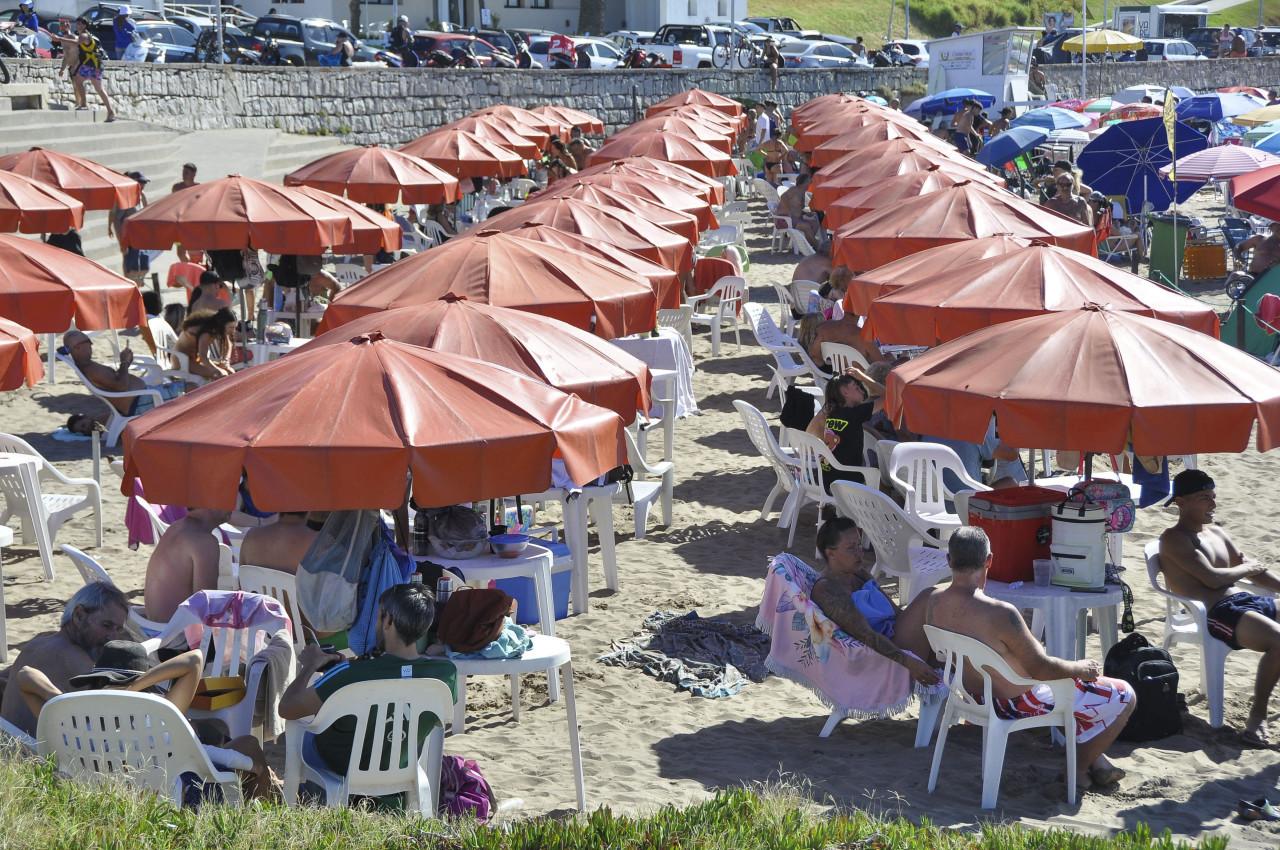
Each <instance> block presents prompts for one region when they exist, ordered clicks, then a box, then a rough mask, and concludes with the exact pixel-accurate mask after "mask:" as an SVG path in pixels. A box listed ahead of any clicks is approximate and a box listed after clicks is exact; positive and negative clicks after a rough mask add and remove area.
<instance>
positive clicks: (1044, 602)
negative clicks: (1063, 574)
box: [985, 580, 1124, 661]
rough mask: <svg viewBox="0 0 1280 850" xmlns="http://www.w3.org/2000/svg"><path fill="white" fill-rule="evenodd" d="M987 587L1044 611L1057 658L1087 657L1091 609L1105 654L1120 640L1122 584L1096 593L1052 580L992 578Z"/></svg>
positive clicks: (1048, 647) (1046, 629) (1015, 603)
mask: <svg viewBox="0 0 1280 850" xmlns="http://www.w3.org/2000/svg"><path fill="white" fill-rule="evenodd" d="M985 590H986V592H987V593H988V594H989V595H990V596H993V597H995V598H996V599H1002V600H1004V601H1005V602H1008V603H1009V604H1011V605H1013V606H1014V607H1015V608H1018V609H1019V610H1021V609H1023V608H1035V609H1037V610H1039V611H1042V612H1043V613H1044V636H1045V649H1046V650H1047V651H1048V653H1049V654H1050V655H1052V656H1054V657H1056V658H1065V659H1067V660H1070V661H1078V660H1080V659H1081V658H1083V657H1084V638H1085V630H1084V619H1085V613H1086V612H1087V611H1089V610H1090V609H1092V610H1093V616H1094V619H1095V621H1096V622H1097V624H1098V636H1099V638H1100V639H1101V641H1102V655H1103V657H1104V658H1105V657H1106V654H1107V652H1108V651H1109V650H1110V649H1111V647H1112V646H1114V645H1115V643H1116V638H1117V622H1118V620H1119V616H1120V614H1119V605H1120V603H1121V602H1123V601H1124V592H1123V590H1122V589H1121V587H1120V585H1118V584H1108V585H1104V587H1103V590H1102V591H1101V592H1097V593H1095V592H1089V591H1081V590H1073V589H1071V588H1069V587H1059V586H1058V585H1052V584H1051V585H1049V586H1048V587H1036V584H1035V582H1033V581H1024V582H1014V583H1012V584H1006V583H1005V582H1002V581H990V580H988V581H987V585H986V588H985Z"/></svg>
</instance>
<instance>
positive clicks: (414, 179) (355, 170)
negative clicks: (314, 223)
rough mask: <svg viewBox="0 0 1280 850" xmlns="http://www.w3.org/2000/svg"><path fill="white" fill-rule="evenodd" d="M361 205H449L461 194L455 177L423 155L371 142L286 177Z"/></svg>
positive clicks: (288, 181) (289, 181)
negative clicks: (345, 197)
mask: <svg viewBox="0 0 1280 850" xmlns="http://www.w3.org/2000/svg"><path fill="white" fill-rule="evenodd" d="M284 185H286V186H314V187H315V188H317V189H323V190H324V191H326V192H329V193H331V194H334V195H342V194H345V195H346V196H347V197H348V198H350V199H351V200H353V201H357V202H359V203H362V204H394V203H401V202H402V203H406V204H449V203H453V202H454V201H456V200H458V199H459V198H461V197H462V192H461V190H460V189H459V187H458V179H457V178H456V177H454V176H453V175H451V174H446V173H445V172H443V171H441V170H440V169H438V168H436V167H435V166H434V165H432V164H431V163H429V162H427V161H426V160H424V159H418V158H417V157H415V156H410V155H409V154H406V153H402V152H401V151H398V150H394V149H392V148H384V147H380V146H378V145H371V146H369V147H367V148H353V149H352V150H348V151H340V152H339V153H335V154H332V155H330V156H326V157H322V158H320V159H317V160H316V161H315V162H312V163H310V164H308V165H304V166H303V167H302V168H299V169H298V170H297V171H295V172H293V173H292V174H286V175H285V178H284Z"/></svg>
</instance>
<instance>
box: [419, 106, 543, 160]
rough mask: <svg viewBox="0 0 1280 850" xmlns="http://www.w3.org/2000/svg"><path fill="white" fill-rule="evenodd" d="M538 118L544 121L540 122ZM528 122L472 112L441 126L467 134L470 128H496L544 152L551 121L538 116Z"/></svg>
mask: <svg viewBox="0 0 1280 850" xmlns="http://www.w3.org/2000/svg"><path fill="white" fill-rule="evenodd" d="M530 111H532V110H530ZM535 115H537V113H535ZM540 118H542V119H545V121H543V120H540ZM529 120H532V121H534V122H535V123H534V124H530V123H529ZM529 120H521V119H520V118H518V117H516V116H515V115H512V114H509V113H499V112H473V113H471V114H470V115H467V116H465V117H463V118H459V119H458V120H457V121H450V122H449V123H448V124H444V125H442V126H443V127H457V128H458V129H461V130H466V131H468V132H470V131H471V128H472V127H477V126H481V125H487V126H489V127H497V128H499V129H501V130H505V131H507V132H509V133H513V134H515V135H516V136H519V137H520V138H521V139H524V140H525V141H526V142H532V143H533V144H535V145H537V146H538V149H539V150H540V151H541V150H546V148H547V145H548V144H550V143H551V135H552V133H551V131H550V130H548V129H547V125H548V124H550V123H553V122H552V119H550V118H546V116H539V117H538V118H531V119H529ZM436 129H437V130H439V129H442V127H437V128H436ZM502 147H509V145H502ZM512 150H514V148H512Z"/></svg>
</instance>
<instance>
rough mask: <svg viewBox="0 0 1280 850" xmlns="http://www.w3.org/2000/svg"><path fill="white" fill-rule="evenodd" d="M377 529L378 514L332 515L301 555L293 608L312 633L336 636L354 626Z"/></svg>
mask: <svg viewBox="0 0 1280 850" xmlns="http://www.w3.org/2000/svg"><path fill="white" fill-rule="evenodd" d="M381 525H382V518H381V517H380V516H379V515H378V512H377V511H334V512H333V513H331V514H329V518H328V519H326V520H325V522H324V527H323V528H321V529H320V533H319V534H318V535H316V539H315V541H314V542H312V544H311V548H310V549H308V550H307V554H305V555H303V556H302V564H301V566H299V567H298V607H299V608H300V609H301V610H302V615H303V616H304V617H305V618H306V620H307V622H308V623H310V624H311V627H312V628H313V629H315V630H316V631H317V632H322V633H326V634H327V633H330V632H340V631H342V630H343V629H346V628H349V627H350V626H351V624H352V623H354V622H355V621H356V614H357V613H358V612H359V608H358V606H357V602H358V600H359V589H360V577H361V572H362V570H363V569H364V566H365V564H367V563H369V558H370V556H371V555H372V553H373V547H374V543H375V542H376V541H377V540H378V539H379V538H378V529H379V527H380V526H381Z"/></svg>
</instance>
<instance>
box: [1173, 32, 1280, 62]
mask: <svg viewBox="0 0 1280 850" xmlns="http://www.w3.org/2000/svg"><path fill="white" fill-rule="evenodd" d="M1220 32H1222V27H1196V28H1195V29H1193V30H1190V31H1189V32H1187V34H1186V36H1185V38H1186V40H1187V41H1189V42H1191V44H1192V45H1193V46H1194V47H1195V48H1196V52H1197V53H1199V54H1200V55H1201V56H1204V57H1205V58H1207V59H1217V58H1218V33H1220ZM1240 35H1241V36H1243V37H1244V46H1245V50H1246V52H1247V53H1248V55H1250V56H1261V55H1262V54H1264V53H1273V52H1275V46H1274V45H1272V46H1270V47H1268V46H1267V44H1266V42H1265V41H1262V37H1261V35H1260V33H1259V31H1258V30H1256V29H1252V28H1250V27H1242V28H1241V32H1240ZM1260 41H1262V43H1259V42H1260Z"/></svg>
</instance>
